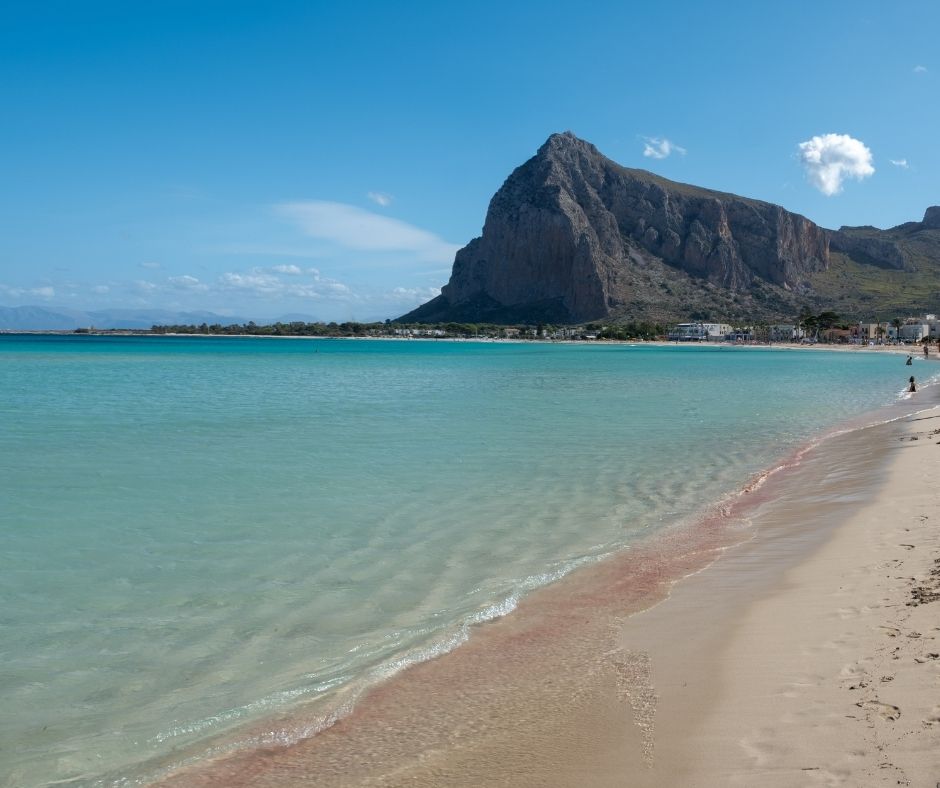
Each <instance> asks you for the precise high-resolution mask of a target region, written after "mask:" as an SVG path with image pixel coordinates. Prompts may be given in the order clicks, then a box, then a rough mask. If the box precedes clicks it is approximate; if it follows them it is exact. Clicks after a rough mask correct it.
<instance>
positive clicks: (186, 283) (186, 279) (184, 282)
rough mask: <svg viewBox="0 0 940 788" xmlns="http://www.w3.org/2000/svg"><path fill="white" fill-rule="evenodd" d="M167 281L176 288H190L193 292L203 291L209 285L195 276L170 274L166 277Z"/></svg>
mask: <svg viewBox="0 0 940 788" xmlns="http://www.w3.org/2000/svg"><path fill="white" fill-rule="evenodd" d="M166 281H167V283H168V284H169V285H170V286H171V287H174V288H176V289H177V290H190V291H192V292H194V293H205V292H207V291H208V290H209V286H208V285H206V284H203V283H202V282H200V281H199V280H198V279H197V278H196V277H195V276H188V275H185V274H184V275H183V276H171V277H168V278H167V280H166Z"/></svg>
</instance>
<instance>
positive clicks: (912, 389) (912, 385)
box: [908, 375, 917, 391]
mask: <svg viewBox="0 0 940 788" xmlns="http://www.w3.org/2000/svg"><path fill="white" fill-rule="evenodd" d="M908 391H917V386H915V385H914V376H913V375H911V385H910V387H909V388H908Z"/></svg>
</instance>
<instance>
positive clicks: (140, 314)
mask: <svg viewBox="0 0 940 788" xmlns="http://www.w3.org/2000/svg"><path fill="white" fill-rule="evenodd" d="M247 322H248V320H247V319H246V318H243V317H230V316H229V317H227V316H224V315H217V314H215V313H213V312H171V311H168V310H161V309H111V310H96V311H93V312H84V311H81V310H77V309H60V308H51V307H42V306H0V331H70V330H74V329H76V328H90V327H92V326H93V327H95V328H150V327H151V326H153V325H197V326H198V325H201V324H202V323H209V324H210V325H211V324H213V323H220V324H221V325H224V326H227V325H231V324H232V323H247Z"/></svg>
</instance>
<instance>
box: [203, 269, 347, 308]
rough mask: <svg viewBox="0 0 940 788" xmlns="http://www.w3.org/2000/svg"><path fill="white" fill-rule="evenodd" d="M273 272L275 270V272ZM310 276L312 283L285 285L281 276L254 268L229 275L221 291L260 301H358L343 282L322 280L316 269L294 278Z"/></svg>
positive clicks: (296, 282)
mask: <svg viewBox="0 0 940 788" xmlns="http://www.w3.org/2000/svg"><path fill="white" fill-rule="evenodd" d="M272 270H273V269H272ZM304 273H306V274H307V275H308V276H310V278H311V279H312V280H313V281H312V282H303V281H297V279H296V278H294V279H292V280H291V281H289V282H285V281H284V280H282V279H281V278H280V277H279V276H275V275H274V274H272V273H270V272H269V271H266V270H265V269H262V268H252V269H251V270H250V271H248V272H246V273H241V272H237V271H228V272H226V273H224V274H222V275H221V276H220V277H219V280H218V284H219V288H220V289H221V290H223V291H229V292H231V291H239V292H241V293H242V294H244V295H248V296H252V297H256V298H288V297H293V298H306V299H328V300H333V301H348V300H350V298H354V294H353V292H352V291H351V290H350V289H349V288H348V287H347V286H346V285H344V284H343V283H342V282H337V281H336V280H335V279H327V278H323V277H321V276H320V272H319V271H318V270H317V269H316V268H311V269H309V270H308V271H306V272H303V271H299V270H298V272H297V274H294V273H293V272H290V275H291V276H292V277H296V276H297V275H302V274H304Z"/></svg>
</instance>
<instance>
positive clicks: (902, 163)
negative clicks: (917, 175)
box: [888, 159, 911, 170]
mask: <svg viewBox="0 0 940 788" xmlns="http://www.w3.org/2000/svg"><path fill="white" fill-rule="evenodd" d="M888 161H890V162H891V163H892V164H893V165H894V166H895V167H900V168H901V169H902V170H907V169H910V166H911V165H910V164H909V163H908V161H907V159H888Z"/></svg>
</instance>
